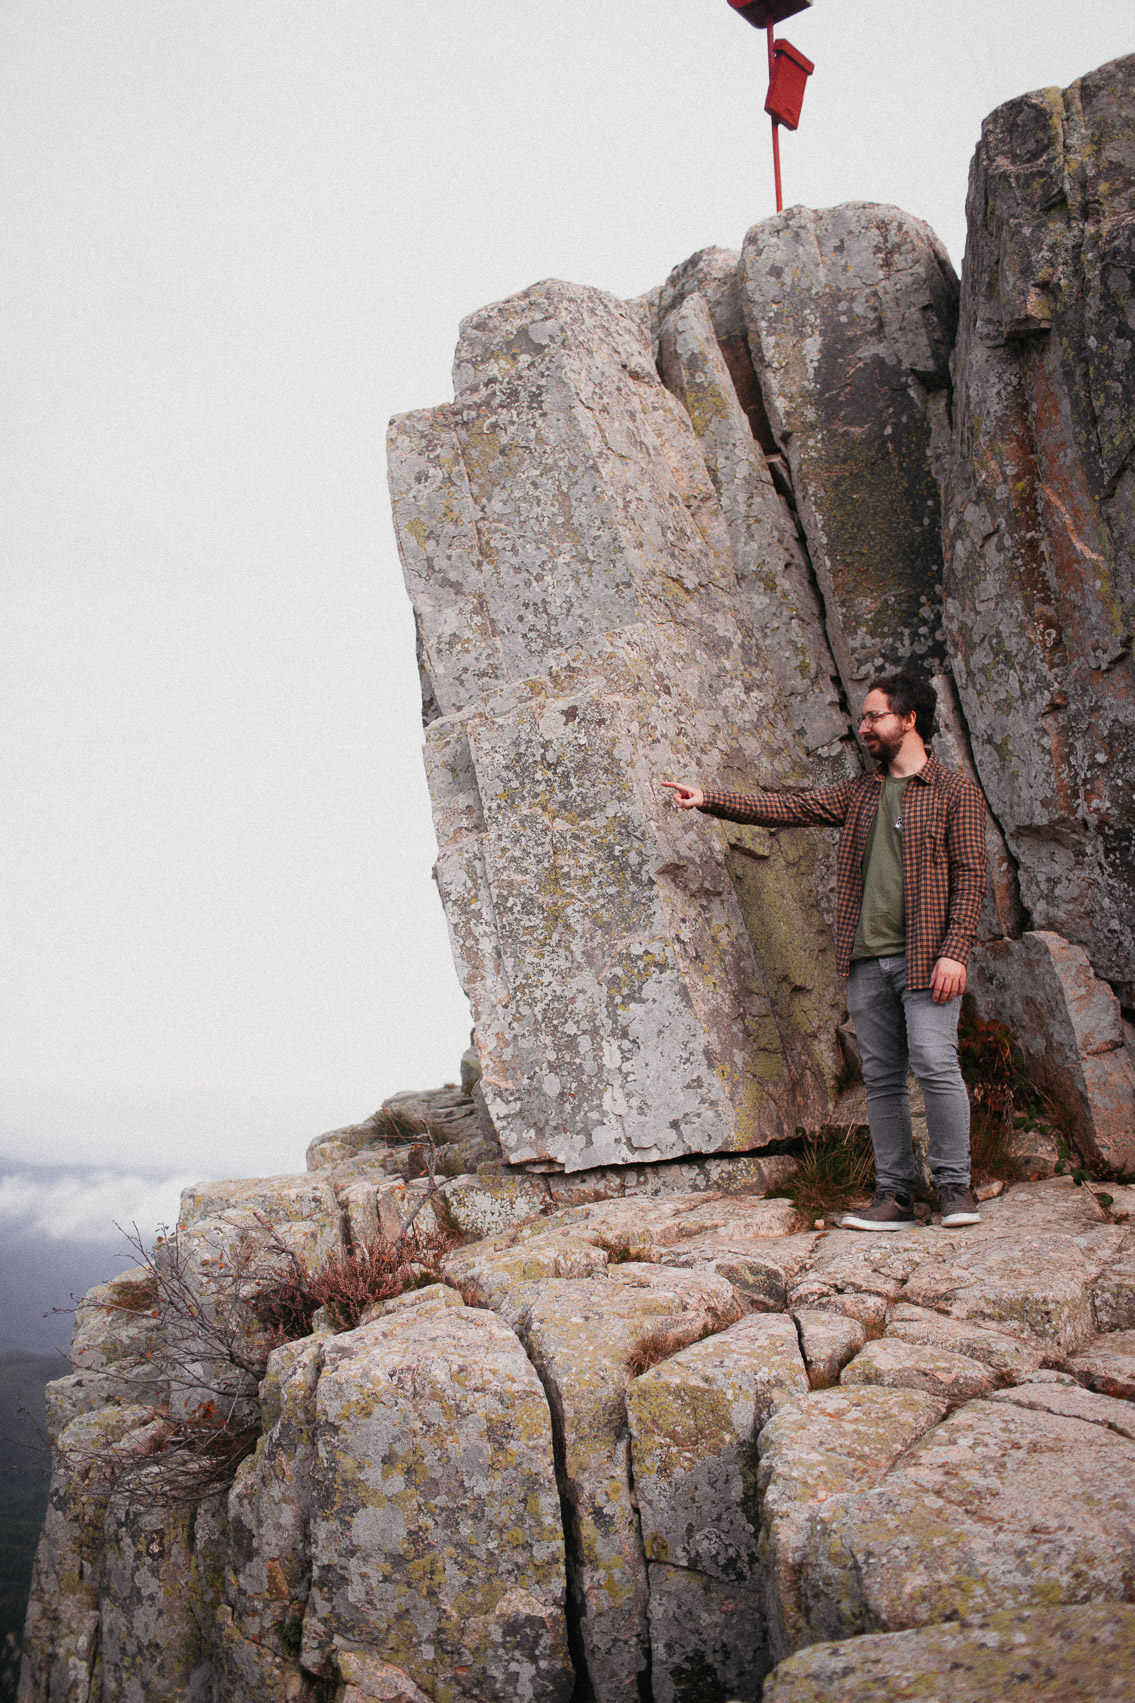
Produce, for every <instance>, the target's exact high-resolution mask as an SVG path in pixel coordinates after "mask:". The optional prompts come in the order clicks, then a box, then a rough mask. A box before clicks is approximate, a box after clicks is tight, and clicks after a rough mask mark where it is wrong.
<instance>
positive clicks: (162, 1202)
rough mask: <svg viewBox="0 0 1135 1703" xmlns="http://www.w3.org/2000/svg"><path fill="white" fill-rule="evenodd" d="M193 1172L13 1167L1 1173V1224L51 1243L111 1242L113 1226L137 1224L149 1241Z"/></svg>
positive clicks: (171, 1216)
mask: <svg viewBox="0 0 1135 1703" xmlns="http://www.w3.org/2000/svg"><path fill="white" fill-rule="evenodd" d="M198 1180H199V1179H198V1178H197V1177H196V1176H188V1175H186V1176H180V1177H140V1176H136V1175H130V1174H129V1173H123V1172H120V1171H91V1172H86V1173H79V1172H63V1173H59V1172H55V1171H52V1172H48V1173H44V1172H38V1173H37V1172H36V1171H17V1172H9V1173H7V1174H6V1175H3V1176H0V1227H2V1228H3V1229H4V1231H5V1232H6V1234H8V1235H26V1236H40V1237H46V1238H47V1239H48V1240H49V1241H55V1242H64V1241H65V1242H112V1241H114V1240H115V1239H116V1238H117V1236H118V1231H117V1230H116V1229H115V1225H116V1224H117V1225H120V1226H121V1227H122V1229H124V1230H127V1231H129V1230H130V1229H131V1228H132V1226H133V1225H135V1224H136V1225H137V1226H138V1229H139V1231H140V1232H141V1234H142V1236H143V1237H144V1238H145V1239H146V1240H147V1241H148V1240H149V1239H150V1237H151V1236H152V1235H153V1233H154V1231H155V1230H156V1229H157V1227H158V1225H159V1224H173V1223H174V1222H175V1221H176V1219H177V1213H178V1206H179V1203H180V1195H181V1190H182V1189H183V1188H188V1187H189V1185H190V1184H191V1183H195V1182H197V1181H198Z"/></svg>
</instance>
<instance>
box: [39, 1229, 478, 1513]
mask: <svg viewBox="0 0 1135 1703" xmlns="http://www.w3.org/2000/svg"><path fill="white" fill-rule="evenodd" d="M419 1210H420V1209H419ZM258 1216H259V1215H258ZM260 1230H261V1234H260V1235H259V1236H256V1235H248V1236H246V1237H245V1238H243V1239H242V1241H241V1245H240V1247H239V1249H238V1250H237V1253H236V1255H235V1256H233V1257H230V1258H229V1259H228V1260H227V1261H226V1262H224V1263H223V1264H222V1266H221V1267H220V1268H219V1269H218V1270H217V1271H215V1272H214V1273H213V1274H212V1281H211V1294H210V1304H209V1306H208V1307H203V1306H202V1300H201V1296H200V1294H199V1291H198V1288H197V1283H196V1279H195V1275H194V1272H193V1270H192V1267H191V1264H190V1261H189V1257H188V1254H187V1253H186V1251H185V1249H184V1247H183V1243H182V1239H181V1237H180V1235H179V1232H178V1231H176V1230H174V1231H172V1232H166V1233H165V1234H164V1235H163V1236H162V1238H161V1239H160V1240H161V1259H160V1260H155V1258H154V1257H153V1255H152V1254H151V1252H150V1250H149V1249H148V1248H147V1247H146V1246H145V1243H144V1242H143V1240H142V1238H141V1236H140V1235H139V1233H138V1230H137V1227H136V1226H135V1229H134V1233H133V1235H132V1236H130V1235H128V1236H127V1240H128V1241H129V1242H130V1244H131V1246H132V1248H133V1249H134V1252H135V1254H136V1255H137V1256H138V1260H139V1263H140V1265H141V1266H142V1267H143V1273H144V1274H143V1275H142V1276H141V1277H140V1278H138V1279H136V1280H134V1281H133V1283H132V1284H130V1285H129V1286H123V1285H119V1287H118V1289H117V1291H116V1298H115V1301H114V1302H113V1303H111V1305H110V1308H109V1310H111V1311H114V1312H122V1313H127V1314H135V1315H136V1314H139V1313H143V1312H144V1313H146V1314H152V1313H153V1312H154V1311H156V1312H157V1313H158V1314H159V1315H160V1316H161V1317H162V1319H163V1320H164V1321H165V1324H166V1346H165V1350H164V1354H163V1371H164V1372H165V1374H166V1375H167V1376H168V1381H169V1384H170V1388H171V1392H177V1391H179V1390H180V1391H182V1392H185V1391H190V1390H191V1391H192V1392H193V1394H194V1396H199V1395H203V1396H204V1399H203V1400H201V1399H199V1400H195V1402H194V1405H193V1407H192V1410H191V1411H190V1412H189V1413H187V1414H184V1415H179V1414H175V1413H173V1412H172V1411H171V1408H170V1406H168V1405H155V1406H152V1407H150V1409H149V1411H148V1413H147V1415H146V1418H145V1420H144V1422H143V1424H142V1425H141V1426H140V1427H138V1428H137V1429H136V1430H134V1431H132V1432H131V1433H130V1435H129V1437H128V1438H126V1439H124V1440H123V1442H121V1443H119V1444H113V1445H109V1444H108V1445H103V1446H101V1447H99V1448H98V1449H95V1450H74V1449H72V1450H68V1461H69V1464H70V1465H71V1466H72V1468H73V1469H78V1470H80V1471H82V1473H83V1474H84V1476H85V1477H86V1478H87V1479H88V1480H89V1481H91V1482H94V1483H97V1484H98V1485H100V1486H101V1487H102V1489H103V1491H104V1493H106V1494H108V1495H109V1494H112V1493H113V1494H123V1495H125V1496H126V1497H128V1498H129V1499H130V1500H131V1501H136V1502H143V1503H148V1502H153V1503H160V1504H162V1505H165V1506H171V1505H176V1504H179V1503H195V1502H200V1501H202V1500H203V1499H204V1498H205V1497H208V1496H212V1495H215V1494H217V1493H218V1492H219V1491H223V1490H226V1489H227V1488H228V1486H229V1485H230V1484H231V1483H232V1481H233V1478H234V1477H235V1475H236V1471H237V1468H238V1467H239V1466H240V1463H241V1462H242V1461H243V1460H244V1459H245V1458H246V1457H247V1456H248V1455H249V1454H251V1452H252V1450H253V1449H254V1448H255V1447H256V1444H257V1441H258V1439H259V1437H260V1434H261V1427H260V1423H259V1407H258V1402H257V1400H256V1388H257V1384H258V1382H259V1380H260V1379H261V1378H262V1377H263V1375H264V1372H265V1369H266V1367H267V1362H268V1356H269V1355H270V1354H271V1352H272V1350H273V1349H275V1348H278V1347H280V1346H281V1344H283V1343H285V1342H292V1341H295V1340H296V1339H297V1338H300V1337H304V1336H308V1335H310V1334H311V1329H312V1320H313V1319H314V1317H315V1314H316V1313H317V1312H318V1311H319V1310H320V1308H322V1309H323V1310H324V1311H325V1313H326V1316H327V1319H328V1322H329V1323H330V1324H331V1326H332V1328H333V1329H337V1330H349V1329H351V1328H353V1327H354V1326H355V1325H357V1324H358V1322H359V1319H360V1318H361V1316H362V1314H363V1313H364V1312H365V1311H366V1310H367V1308H368V1307H372V1306H374V1305H375V1303H376V1302H380V1301H386V1300H391V1299H392V1298H393V1297H394V1296H396V1295H401V1294H403V1293H404V1292H405V1291H406V1290H408V1289H415V1288H418V1287H419V1286H420V1285H421V1284H422V1283H427V1282H430V1281H432V1280H434V1279H435V1278H436V1277H437V1276H438V1273H439V1267H440V1264H441V1261H442V1259H443V1258H444V1256H445V1254H446V1253H447V1252H448V1251H449V1250H450V1249H451V1248H452V1247H453V1246H454V1244H455V1241H456V1238H454V1237H453V1236H450V1235H448V1234H447V1233H445V1232H440V1231H439V1232H434V1231H426V1230H421V1229H419V1228H417V1227H416V1226H415V1225H414V1224H413V1223H412V1222H411V1223H408V1224H407V1225H405V1226H404V1227H403V1229H402V1231H401V1232H400V1233H399V1235H397V1236H394V1237H390V1238H384V1237H380V1238H378V1239H376V1240H375V1241H373V1242H370V1243H367V1244H366V1245H364V1246H361V1247H356V1248H353V1249H352V1250H351V1251H350V1252H349V1253H345V1254H339V1255H334V1256H332V1257H331V1258H330V1259H329V1260H327V1261H326V1262H325V1263H324V1264H323V1265H321V1266H319V1267H317V1268H316V1269H314V1270H312V1269H309V1268H308V1266H307V1265H306V1264H305V1262H304V1261H303V1260H301V1259H300V1258H299V1257H298V1255H296V1254H295V1252H294V1251H293V1250H292V1249H290V1248H289V1247H288V1246H287V1244H286V1243H285V1242H284V1241H283V1240H282V1238H281V1237H280V1236H279V1234H278V1233H277V1231H276V1230H275V1228H274V1227H273V1225H272V1224H271V1223H270V1222H269V1221H268V1220H267V1219H266V1218H263V1217H261V1218H260ZM249 1313H251V1314H252V1315H253V1317H254V1319H255V1320H256V1321H257V1322H258V1323H259V1325H260V1327H261V1329H260V1330H259V1331H252V1332H250V1331H249V1330H248V1329H247V1326H246V1324H244V1323H242V1319H245V1320H246V1319H247V1316H248V1314H249ZM210 1368H211V1371H210ZM210 1378H211V1379H212V1382H210V1381H209V1380H210ZM129 1384H130V1375H129V1374H128V1373H125V1374H124V1375H123V1385H124V1392H126V1393H128V1391H129ZM124 1399H125V1394H124Z"/></svg>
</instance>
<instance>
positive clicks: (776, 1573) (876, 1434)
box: [757, 1387, 946, 1660]
mask: <svg viewBox="0 0 1135 1703" xmlns="http://www.w3.org/2000/svg"><path fill="white" fill-rule="evenodd" d="M945 1405H946V1404H945V1402H943V1401H942V1400H940V1399H939V1398H938V1397H936V1396H932V1395H927V1394H926V1393H924V1392H923V1391H921V1390H887V1389H877V1388H875V1389H873V1388H869V1387H860V1388H858V1389H843V1388H840V1389H833V1390H817V1391H815V1392H814V1393H813V1394H811V1395H808V1396H805V1397H803V1398H802V1399H801V1400H800V1401H798V1402H789V1403H787V1404H786V1405H785V1406H783V1407H782V1408H781V1409H780V1410H779V1411H778V1412H777V1413H775V1414H774V1415H773V1417H772V1419H771V1420H770V1421H769V1423H768V1424H767V1425H766V1426H765V1428H764V1430H763V1431H762V1432H761V1435H760V1437H759V1439H758V1444H757V1447H758V1451H759V1454H760V1463H761V1464H760V1471H759V1478H758V1484H759V1488H760V1492H761V1541H760V1560H761V1567H762V1570H763V1572H764V1577H765V1591H766V1596H767V1603H768V1626H769V1645H770V1649H771V1651H772V1654H773V1657H774V1659H777V1660H780V1659H782V1658H783V1657H784V1656H786V1655H787V1654H788V1653H789V1651H790V1650H795V1649H799V1648H800V1647H801V1646H802V1645H804V1644H808V1643H811V1642H812V1635H811V1634H810V1632H809V1630H808V1627H807V1625H806V1618H805V1605H804V1599H803V1596H802V1587H803V1582H804V1573H803V1566H804V1560H805V1556H806V1553H807V1550H808V1546H809V1543H810V1534H811V1523H812V1519H813V1516H814V1514H815V1512H816V1511H817V1510H818V1509H821V1508H823V1507H824V1506H825V1504H826V1503H827V1502H828V1500H829V1499H830V1498H837V1499H840V1500H842V1499H843V1498H844V1497H845V1496H847V1495H849V1494H850V1495H853V1494H855V1493H856V1492H859V1491H862V1490H863V1489H865V1488H866V1487H867V1486H869V1485H872V1484H875V1483H877V1482H878V1481H879V1480H880V1479H881V1478H883V1476H884V1475H885V1473H886V1472H887V1470H888V1468H889V1467H890V1466H891V1465H892V1464H893V1463H894V1461H895V1460H897V1459H898V1458H899V1457H900V1456H902V1455H904V1454H905V1453H906V1451H907V1450H908V1449H909V1448H910V1447H911V1445H912V1444H913V1443H915V1442H916V1441H917V1439H918V1438H919V1437H921V1436H922V1435H923V1433H924V1432H926V1431H928V1430H929V1429H930V1428H931V1426H932V1425H934V1424H935V1422H936V1421H937V1420H938V1419H940V1418H941V1416H942V1413H943V1412H944V1411H945Z"/></svg>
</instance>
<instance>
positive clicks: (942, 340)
mask: <svg viewBox="0 0 1135 1703" xmlns="http://www.w3.org/2000/svg"><path fill="white" fill-rule="evenodd" d="M741 294H742V301H743V304H744V310H745V316H746V319H747V321H748V325H749V337H750V347H751V350H752V356H753V365H754V367H755V368H756V371H757V375H758V377H759V378H760V381H761V385H762V388H763V392H764V400H765V406H766V409H767V411H768V418H769V422H770V424H771V426H772V430H773V433H774V434H775V436H776V440H777V442H778V444H779V445H780V447H781V448H782V450H783V451H784V454H785V456H786V457H787V460H788V464H789V467H790V469H791V473H792V484H793V488H794V491H795V495H796V502H797V505H798V508H799V512H800V518H801V520H802V522H803V525H804V531H805V535H806V537H807V541H808V550H809V553H810V555H811V559H812V567H813V569H814V571H815V574H816V579H817V581H818V583H819V587H820V591H821V593H822V595H823V600H824V605H825V611H826V624H827V636H828V640H829V642H830V644H831V648H832V651H833V652H834V655H835V659H836V662H837V664H838V666H839V671H840V675H841V677H842V680H843V685H844V689H845V691H846V692H847V696H848V700H849V702H850V703H851V706H852V709H853V711H854V712H857V711H858V709H859V704H860V700H861V698H862V695H863V690H864V687H865V685H866V682H867V681H868V680H869V679H870V677H871V675H872V674H874V673H877V672H879V671H881V670H882V669H883V668H890V667H897V666H899V665H900V664H901V663H904V662H908V661H912V662H915V663H918V664H920V665H921V666H922V667H924V668H925V669H926V670H927V672H928V673H933V672H935V670H936V668H937V666H938V665H940V663H941V662H942V661H943V660H944V658H945V636H944V633H943V630H942V544H941V504H940V499H939V494H938V485H937V481H936V479H935V476H934V468H933V464H932V429H933V425H934V421H935V419H936V417H937V416H938V414H939V413H941V411H942V410H943V409H944V407H945V406H946V398H947V395H948V388H949V382H950V376H949V356H950V349H951V345H952V343H953V338H954V328H955V326H956V323H957V295H958V283H957V278H956V276H955V274H954V269H953V267H952V266H951V265H950V261H949V257H948V256H947V254H946V251H945V250H944V248H943V247H942V245H941V243H940V242H939V241H938V239H937V237H936V236H935V235H934V232H933V231H932V230H931V229H930V227H929V226H928V225H925V224H923V223H922V221H921V220H920V219H914V218H912V217H911V216H910V214H909V213H903V212H901V211H900V210H899V209H898V208H897V207H878V206H871V205H865V204H860V203H850V204H849V205H847V206H843V207H832V208H827V209H824V210H822V211H814V210H813V209H811V208H806V207H790V208H789V209H788V210H787V211H786V212H784V213H780V214H778V215H777V216H776V218H774V219H766V220H765V221H764V222H763V223H762V224H759V225H754V227H753V229H752V230H751V231H750V232H749V234H748V236H747V237H746V239H745V247H744V250H743V254H742V261H741Z"/></svg>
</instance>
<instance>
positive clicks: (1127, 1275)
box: [1092, 1229, 1135, 1331]
mask: <svg viewBox="0 0 1135 1703" xmlns="http://www.w3.org/2000/svg"><path fill="white" fill-rule="evenodd" d="M1092 1306H1093V1309H1094V1311H1095V1315H1096V1325H1097V1327H1098V1329H1099V1330H1101V1331H1112V1330H1135V1232H1133V1231H1131V1230H1130V1229H1128V1230H1127V1232H1126V1233H1125V1235H1124V1238H1123V1241H1122V1242H1121V1244H1120V1246H1119V1248H1118V1249H1117V1251H1116V1253H1115V1256H1114V1257H1113V1258H1112V1259H1110V1260H1109V1261H1108V1262H1107V1264H1106V1265H1105V1266H1104V1268H1103V1270H1102V1271H1101V1272H1100V1274H1099V1276H1098V1277H1097V1278H1096V1280H1095V1282H1094V1283H1093V1284H1092Z"/></svg>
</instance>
